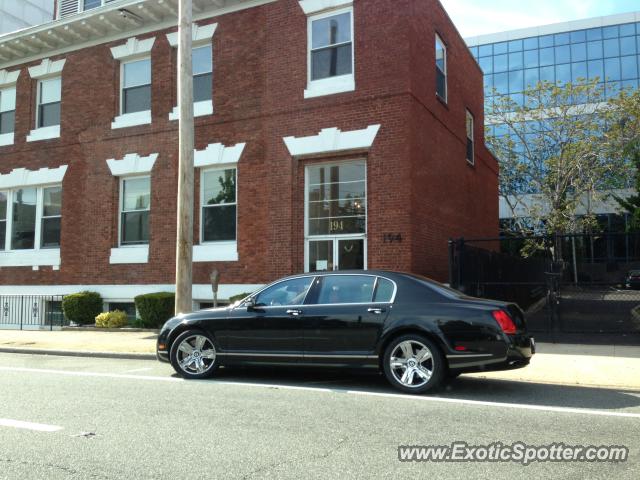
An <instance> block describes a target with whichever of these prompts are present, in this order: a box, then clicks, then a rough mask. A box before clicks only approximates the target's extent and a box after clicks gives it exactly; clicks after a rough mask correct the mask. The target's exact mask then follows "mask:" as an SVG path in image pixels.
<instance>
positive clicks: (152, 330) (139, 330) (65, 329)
mask: <svg viewBox="0 0 640 480" xmlns="http://www.w3.org/2000/svg"><path fill="white" fill-rule="evenodd" d="M60 330H61V331H63V332H120V333H153V334H156V335H157V334H158V333H160V329H157V328H128V327H122V328H98V327H61V328H60Z"/></svg>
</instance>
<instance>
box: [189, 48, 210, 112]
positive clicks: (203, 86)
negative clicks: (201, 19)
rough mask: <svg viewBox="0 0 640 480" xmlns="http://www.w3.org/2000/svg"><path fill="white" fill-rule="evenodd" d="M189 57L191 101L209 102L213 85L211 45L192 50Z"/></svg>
mask: <svg viewBox="0 0 640 480" xmlns="http://www.w3.org/2000/svg"><path fill="white" fill-rule="evenodd" d="M191 55H192V57H191V62H192V64H193V101H194V102H204V101H207V100H211V97H212V85H213V74H212V72H213V58H212V56H211V45H205V46H204V47H197V48H194V49H193V52H192V54H191Z"/></svg>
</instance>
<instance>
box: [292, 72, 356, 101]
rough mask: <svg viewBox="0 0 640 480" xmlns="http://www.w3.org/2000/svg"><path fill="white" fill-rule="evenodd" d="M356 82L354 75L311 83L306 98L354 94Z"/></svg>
mask: <svg viewBox="0 0 640 480" xmlns="http://www.w3.org/2000/svg"><path fill="white" fill-rule="evenodd" d="M355 89H356V82H355V79H354V77H353V75H341V76H339V77H332V78H325V79H322V80H315V81H313V82H309V85H308V86H307V89H306V90H305V91H304V98H315V97H322V96H324V95H333V94H336V93H344V92H353V91H354V90H355Z"/></svg>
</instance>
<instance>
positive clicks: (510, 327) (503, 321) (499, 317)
mask: <svg viewBox="0 0 640 480" xmlns="http://www.w3.org/2000/svg"><path fill="white" fill-rule="evenodd" d="M491 313H492V314H493V318H495V319H496V322H498V325H500V328H501V329H502V331H503V332H504V333H506V334H514V333H516V325H515V324H514V323H513V320H511V317H510V316H509V314H508V313H507V312H505V311H504V310H494V311H493V312H491Z"/></svg>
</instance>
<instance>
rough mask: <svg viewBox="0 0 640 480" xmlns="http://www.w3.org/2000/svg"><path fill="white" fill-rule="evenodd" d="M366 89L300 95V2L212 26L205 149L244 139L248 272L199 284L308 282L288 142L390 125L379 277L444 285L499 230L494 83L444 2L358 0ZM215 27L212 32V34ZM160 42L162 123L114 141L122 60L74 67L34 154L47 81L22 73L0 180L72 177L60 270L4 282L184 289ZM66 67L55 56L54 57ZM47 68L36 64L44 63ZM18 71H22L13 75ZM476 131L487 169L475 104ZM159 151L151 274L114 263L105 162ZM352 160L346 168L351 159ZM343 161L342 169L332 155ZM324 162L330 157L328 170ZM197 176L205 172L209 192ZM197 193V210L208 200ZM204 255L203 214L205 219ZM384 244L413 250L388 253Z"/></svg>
mask: <svg viewBox="0 0 640 480" xmlns="http://www.w3.org/2000/svg"><path fill="white" fill-rule="evenodd" d="M354 10H355V13H354V22H355V25H354V31H355V34H356V36H355V58H356V60H355V65H356V67H355V78H356V91H355V92H350V93H343V94H338V95H331V96H325V97H319V98H315V99H307V100H305V99H304V98H303V91H304V89H305V87H306V82H307V78H306V77H307V51H306V42H307V26H306V25H307V19H306V17H305V15H304V14H303V12H302V10H301V9H300V7H299V6H298V2H297V1H295V0H281V1H279V2H275V3H271V4H267V5H264V6H261V7H256V8H252V9H249V10H243V11H240V12H235V13H230V14H227V15H223V16H220V17H217V18H215V19H211V20H209V21H207V22H206V23H209V22H213V21H216V22H218V28H217V30H216V32H215V35H214V37H213V52H214V53H213V56H214V74H213V78H214V80H213V83H214V90H213V102H214V110H215V113H214V115H212V116H208V117H202V118H197V119H196V135H195V139H196V148H197V149H203V148H205V147H206V146H207V145H208V144H209V143H217V142H221V143H223V144H225V145H228V146H231V145H234V144H236V143H239V142H246V144H247V145H246V147H245V150H244V153H243V154H242V157H241V159H240V162H239V164H238V186H237V195H238V250H239V261H238V262H222V263H218V264H214V263H196V264H195V265H194V283H208V278H209V272H210V271H211V270H212V268H214V267H215V268H218V269H219V270H220V271H221V274H222V281H223V283H262V282H267V281H270V280H272V279H274V278H277V277H279V276H282V275H285V274H289V273H293V272H298V271H301V270H303V268H304V265H303V259H304V238H303V235H304V165H306V164H308V163H309V162H314V161H319V159H317V158H316V159H313V160H294V159H292V158H291V157H290V155H289V153H288V151H287V149H286V147H285V144H284V142H283V140H282V138H283V137H285V136H296V137H301V136H308V135H316V134H317V133H318V132H319V131H320V130H321V129H322V128H328V127H338V128H340V129H342V130H343V131H349V130H356V129H363V128H366V127H367V126H368V125H373V124H381V128H380V131H379V133H378V135H377V138H376V140H375V142H374V145H373V147H372V148H371V150H370V151H369V152H359V153H354V154H352V155H348V156H347V157H353V158H362V157H363V156H364V157H366V159H367V166H368V171H367V176H368V202H367V203H368V265H369V267H371V268H390V269H402V270H414V271H417V272H420V273H427V274H431V275H434V276H436V277H437V278H441V279H442V278H443V272H445V271H446V269H445V267H446V263H444V262H445V260H446V257H445V255H446V241H447V239H448V237H451V236H459V235H467V236H469V235H485V234H495V233H497V219H498V214H497V204H498V203H497V202H498V200H497V177H496V172H497V167H496V165H495V161H494V160H493V159H492V157H491V156H490V155H489V154H488V153H487V151H486V149H485V148H484V146H483V137H482V133H481V132H482V125H483V116H482V114H483V111H482V78H481V73H480V70H479V69H478V67H477V66H476V65H475V62H474V60H473V58H472V57H471V55H470V54H468V52H467V50H466V47H465V46H464V43H463V41H462V39H461V38H459V37H458V35H457V33H456V32H455V30H454V29H453V27H452V26H451V24H450V22H449V21H448V20H447V18H446V17H445V16H444V14H443V12H442V10H441V7H440V6H439V4H438V3H437V2H436V1H435V0H423V1H420V2H417V1H413V0H397V1H391V0H366V1H364V0H355V2H354ZM203 23H204V22H203ZM434 28H437V29H438V31H440V32H441V36H442V37H443V39H444V40H445V42H447V44H448V45H449V90H450V102H449V104H448V105H447V106H444V105H442V104H441V103H439V102H438V101H437V100H436V99H435V93H434V92H435V78H434V70H433V64H434V59H433V32H434ZM165 33H166V31H162V32H155V33H154V34H149V35H143V36H141V38H146V37H149V36H153V35H155V37H156V41H155V43H154V46H153V49H152V52H151V56H152V69H153V70H152V79H153V80H152V81H153V85H152V116H153V123H152V125H145V126H137V127H132V128H125V129H119V130H111V128H110V125H111V122H112V120H113V118H114V117H115V116H116V115H117V114H118V110H119V77H120V74H119V72H120V69H119V62H117V61H115V60H114V59H113V58H112V56H111V53H110V50H109V47H112V46H114V45H119V44H122V43H124V41H125V40H126V39H123V40H120V41H117V42H113V43H111V44H104V45H98V46H95V47H92V48H87V49H84V50H81V51H76V52H72V53H69V54H67V55H65V58H66V60H67V61H66V64H65V66H64V70H63V83H62V85H63V87H62V88H63V92H62V122H61V131H62V137H61V138H60V139H54V140H48V141H41V142H35V143H26V142H25V137H26V135H27V134H28V133H29V131H30V130H31V129H32V128H33V124H34V122H35V113H34V110H35V84H36V82H35V81H33V80H31V78H30V77H29V75H28V72H27V71H26V68H25V67H27V66H30V65H23V66H22V73H21V75H20V78H19V81H18V87H17V88H18V92H17V93H18V95H17V112H16V132H15V133H16V135H15V137H16V143H15V145H14V146H10V147H0V156H1V158H2V162H1V163H0V173H7V172H9V171H11V170H12V169H13V168H19V167H25V168H29V169H37V168H40V167H45V166H47V167H57V166H59V165H62V164H67V165H69V168H68V171H67V174H66V176H65V179H64V183H63V217H62V239H61V241H62V247H61V252H62V265H61V268H60V270H59V271H52V269H51V268H50V267H41V268H40V270H39V271H33V270H32V269H31V267H20V268H17V267H16V268H14V267H6V268H2V269H0V283H3V284H12V285H20V284H123V283H136V284H145V283H172V282H173V279H174V254H175V240H174V239H175V215H176V199H175V197H176V190H177V123H176V122H169V120H168V114H169V112H170V111H171V110H172V108H173V107H174V104H175V97H176V95H175V90H176V81H175V68H176V65H175V52H173V51H172V49H171V47H170V46H169V44H168V42H167V40H166V37H165V35H164V34H165ZM53 59H55V58H52V60H53ZM35 63H39V62H35ZM10 70H13V69H10ZM465 105H466V106H469V107H470V109H471V110H472V111H473V113H474V114H475V118H476V130H477V133H478V135H477V137H476V140H477V141H476V151H477V158H476V166H475V167H469V166H467V164H466V161H465V159H464V152H465V145H464V141H465V140H464V139H465V130H464V128H465V124H464V107H465ZM132 152H136V153H139V154H140V155H142V156H146V155H148V154H150V153H153V152H157V153H158V154H159V156H158V159H157V160H156V163H155V165H154V168H153V171H152V175H151V177H152V180H151V185H152V187H151V188H152V198H151V220H150V222H151V223H150V231H151V242H150V255H149V263H148V264H141V265H110V264H109V254H110V249H111V248H112V247H115V246H117V244H118V179H117V178H115V177H113V176H112V175H111V173H110V171H109V169H108V167H107V163H106V159H109V158H116V159H118V158H122V157H123V156H124V155H125V154H127V153H132ZM340 158H344V156H341V157H340ZM326 159H331V157H326ZM320 160H321V159H320ZM198 178H199V172H196V183H198V181H197V179H198ZM198 196H199V195H198V191H197V190H196V198H198ZM195 219H196V226H195V228H194V230H195V232H196V237H195V239H196V242H197V240H198V230H199V225H198V219H199V212H198V208H197V205H196V210H195ZM385 233H401V234H402V239H403V240H402V242H396V243H384V241H383V235H384V234H385Z"/></svg>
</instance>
